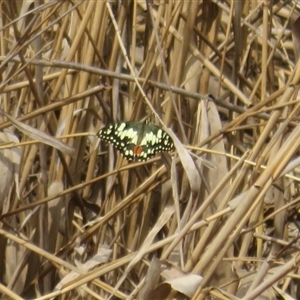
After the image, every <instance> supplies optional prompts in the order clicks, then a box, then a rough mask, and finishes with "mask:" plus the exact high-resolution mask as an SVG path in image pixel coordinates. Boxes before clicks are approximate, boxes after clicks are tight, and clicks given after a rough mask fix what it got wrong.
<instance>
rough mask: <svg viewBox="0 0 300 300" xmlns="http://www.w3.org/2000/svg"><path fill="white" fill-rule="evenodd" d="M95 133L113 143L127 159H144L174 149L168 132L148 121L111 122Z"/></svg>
mask: <svg viewBox="0 0 300 300" xmlns="http://www.w3.org/2000/svg"><path fill="white" fill-rule="evenodd" d="M97 135H98V136H99V137H100V138H101V139H102V140H104V141H106V142H108V143H111V144H113V145H114V146H115V147H116V148H117V149H118V150H119V151H120V152H121V154H122V156H123V157H125V158H126V159H127V160H139V161H145V160H147V159H149V158H151V157H153V156H154V155H155V154H156V153H159V152H167V151H171V150H173V149H174V144H173V140H172V138H171V137H170V136H169V134H168V133H167V132H166V131H164V130H163V129H162V128H161V127H159V126H157V125H155V124H153V123H150V122H148V121H144V122H140V121H134V122H120V123H115V124H111V125H108V126H106V127H104V128H102V129H100V130H99V132H98V134H97Z"/></svg>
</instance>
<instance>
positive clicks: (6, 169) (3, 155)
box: [0, 129, 21, 210]
mask: <svg viewBox="0 0 300 300" xmlns="http://www.w3.org/2000/svg"><path fill="white" fill-rule="evenodd" d="M9 142H14V143H18V142H19V140H18V138H17V137H16V136H15V135H14V134H13V133H12V132H10V131H9V130H7V129H5V130H4V131H3V132H0V143H9ZM20 161H21V149H20V148H19V147H15V148H10V149H3V150H0V172H1V182H0V210H1V209H2V206H3V201H4V200H5V198H6V196H7V194H8V193H9V191H10V189H11V187H12V186H13V182H14V178H15V183H16V187H17V188H16V190H17V195H18V197H19V189H18V182H19V167H20Z"/></svg>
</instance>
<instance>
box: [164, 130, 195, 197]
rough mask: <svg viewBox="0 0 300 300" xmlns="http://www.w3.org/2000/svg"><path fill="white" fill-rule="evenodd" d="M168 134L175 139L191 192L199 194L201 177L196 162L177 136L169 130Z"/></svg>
mask: <svg viewBox="0 0 300 300" xmlns="http://www.w3.org/2000/svg"><path fill="white" fill-rule="evenodd" d="M167 132H168V134H170V136H171V138H172V139H173V142H174V145H175V147H176V150H177V153H178V155H179V157H180V160H181V164H182V166H183V168H184V170H185V173H186V176H187V177H188V180H189V184H190V187H191V190H192V191H193V192H194V193H197V192H198V191H199V186H200V185H199V182H200V176H199V173H198V170H197V168H196V166H195V164H194V161H193V159H192V158H191V156H190V155H189V153H188V151H187V150H186V149H185V147H184V146H183V145H182V143H181V142H180V141H179V139H178V138H177V136H176V135H175V134H174V133H173V132H172V131H171V130H168V131H167Z"/></svg>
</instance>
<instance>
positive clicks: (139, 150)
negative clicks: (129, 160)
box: [133, 146, 143, 155]
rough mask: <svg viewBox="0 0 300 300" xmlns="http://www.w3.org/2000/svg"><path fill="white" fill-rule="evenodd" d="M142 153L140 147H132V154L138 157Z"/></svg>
mask: <svg viewBox="0 0 300 300" xmlns="http://www.w3.org/2000/svg"><path fill="white" fill-rule="evenodd" d="M142 151H143V148H142V147H140V146H134V147H133V153H134V154H135V155H140V154H141V153H142Z"/></svg>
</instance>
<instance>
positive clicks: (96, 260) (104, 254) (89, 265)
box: [54, 245, 112, 294]
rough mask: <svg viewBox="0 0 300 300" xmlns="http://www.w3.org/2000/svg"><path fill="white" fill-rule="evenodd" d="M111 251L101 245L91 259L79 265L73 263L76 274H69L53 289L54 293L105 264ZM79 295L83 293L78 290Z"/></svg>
mask: <svg viewBox="0 0 300 300" xmlns="http://www.w3.org/2000/svg"><path fill="white" fill-rule="evenodd" d="M111 253H112V250H111V249H109V248H108V246H106V245H102V246H99V247H98V252H97V254H96V255H94V256H93V257H92V258H91V259H89V260H88V261H86V262H85V263H83V264H82V263H79V262H78V261H75V263H76V266H77V268H78V273H77V272H75V271H71V272H69V273H68V274H67V275H66V276H65V277H64V278H63V279H62V280H61V281H60V282H59V283H58V284H57V285H56V287H55V289H54V291H58V290H61V289H62V288H63V287H64V286H65V285H66V284H68V283H69V282H71V281H73V280H75V279H76V278H77V277H78V276H80V274H85V273H86V272H88V271H90V270H91V269H93V268H94V267H96V266H98V265H100V264H103V263H106V262H107V261H108V259H109V258H110V255H111ZM78 292H79V293H81V294H84V293H85V292H84V291H83V290H82V289H81V288H79V290H78Z"/></svg>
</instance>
